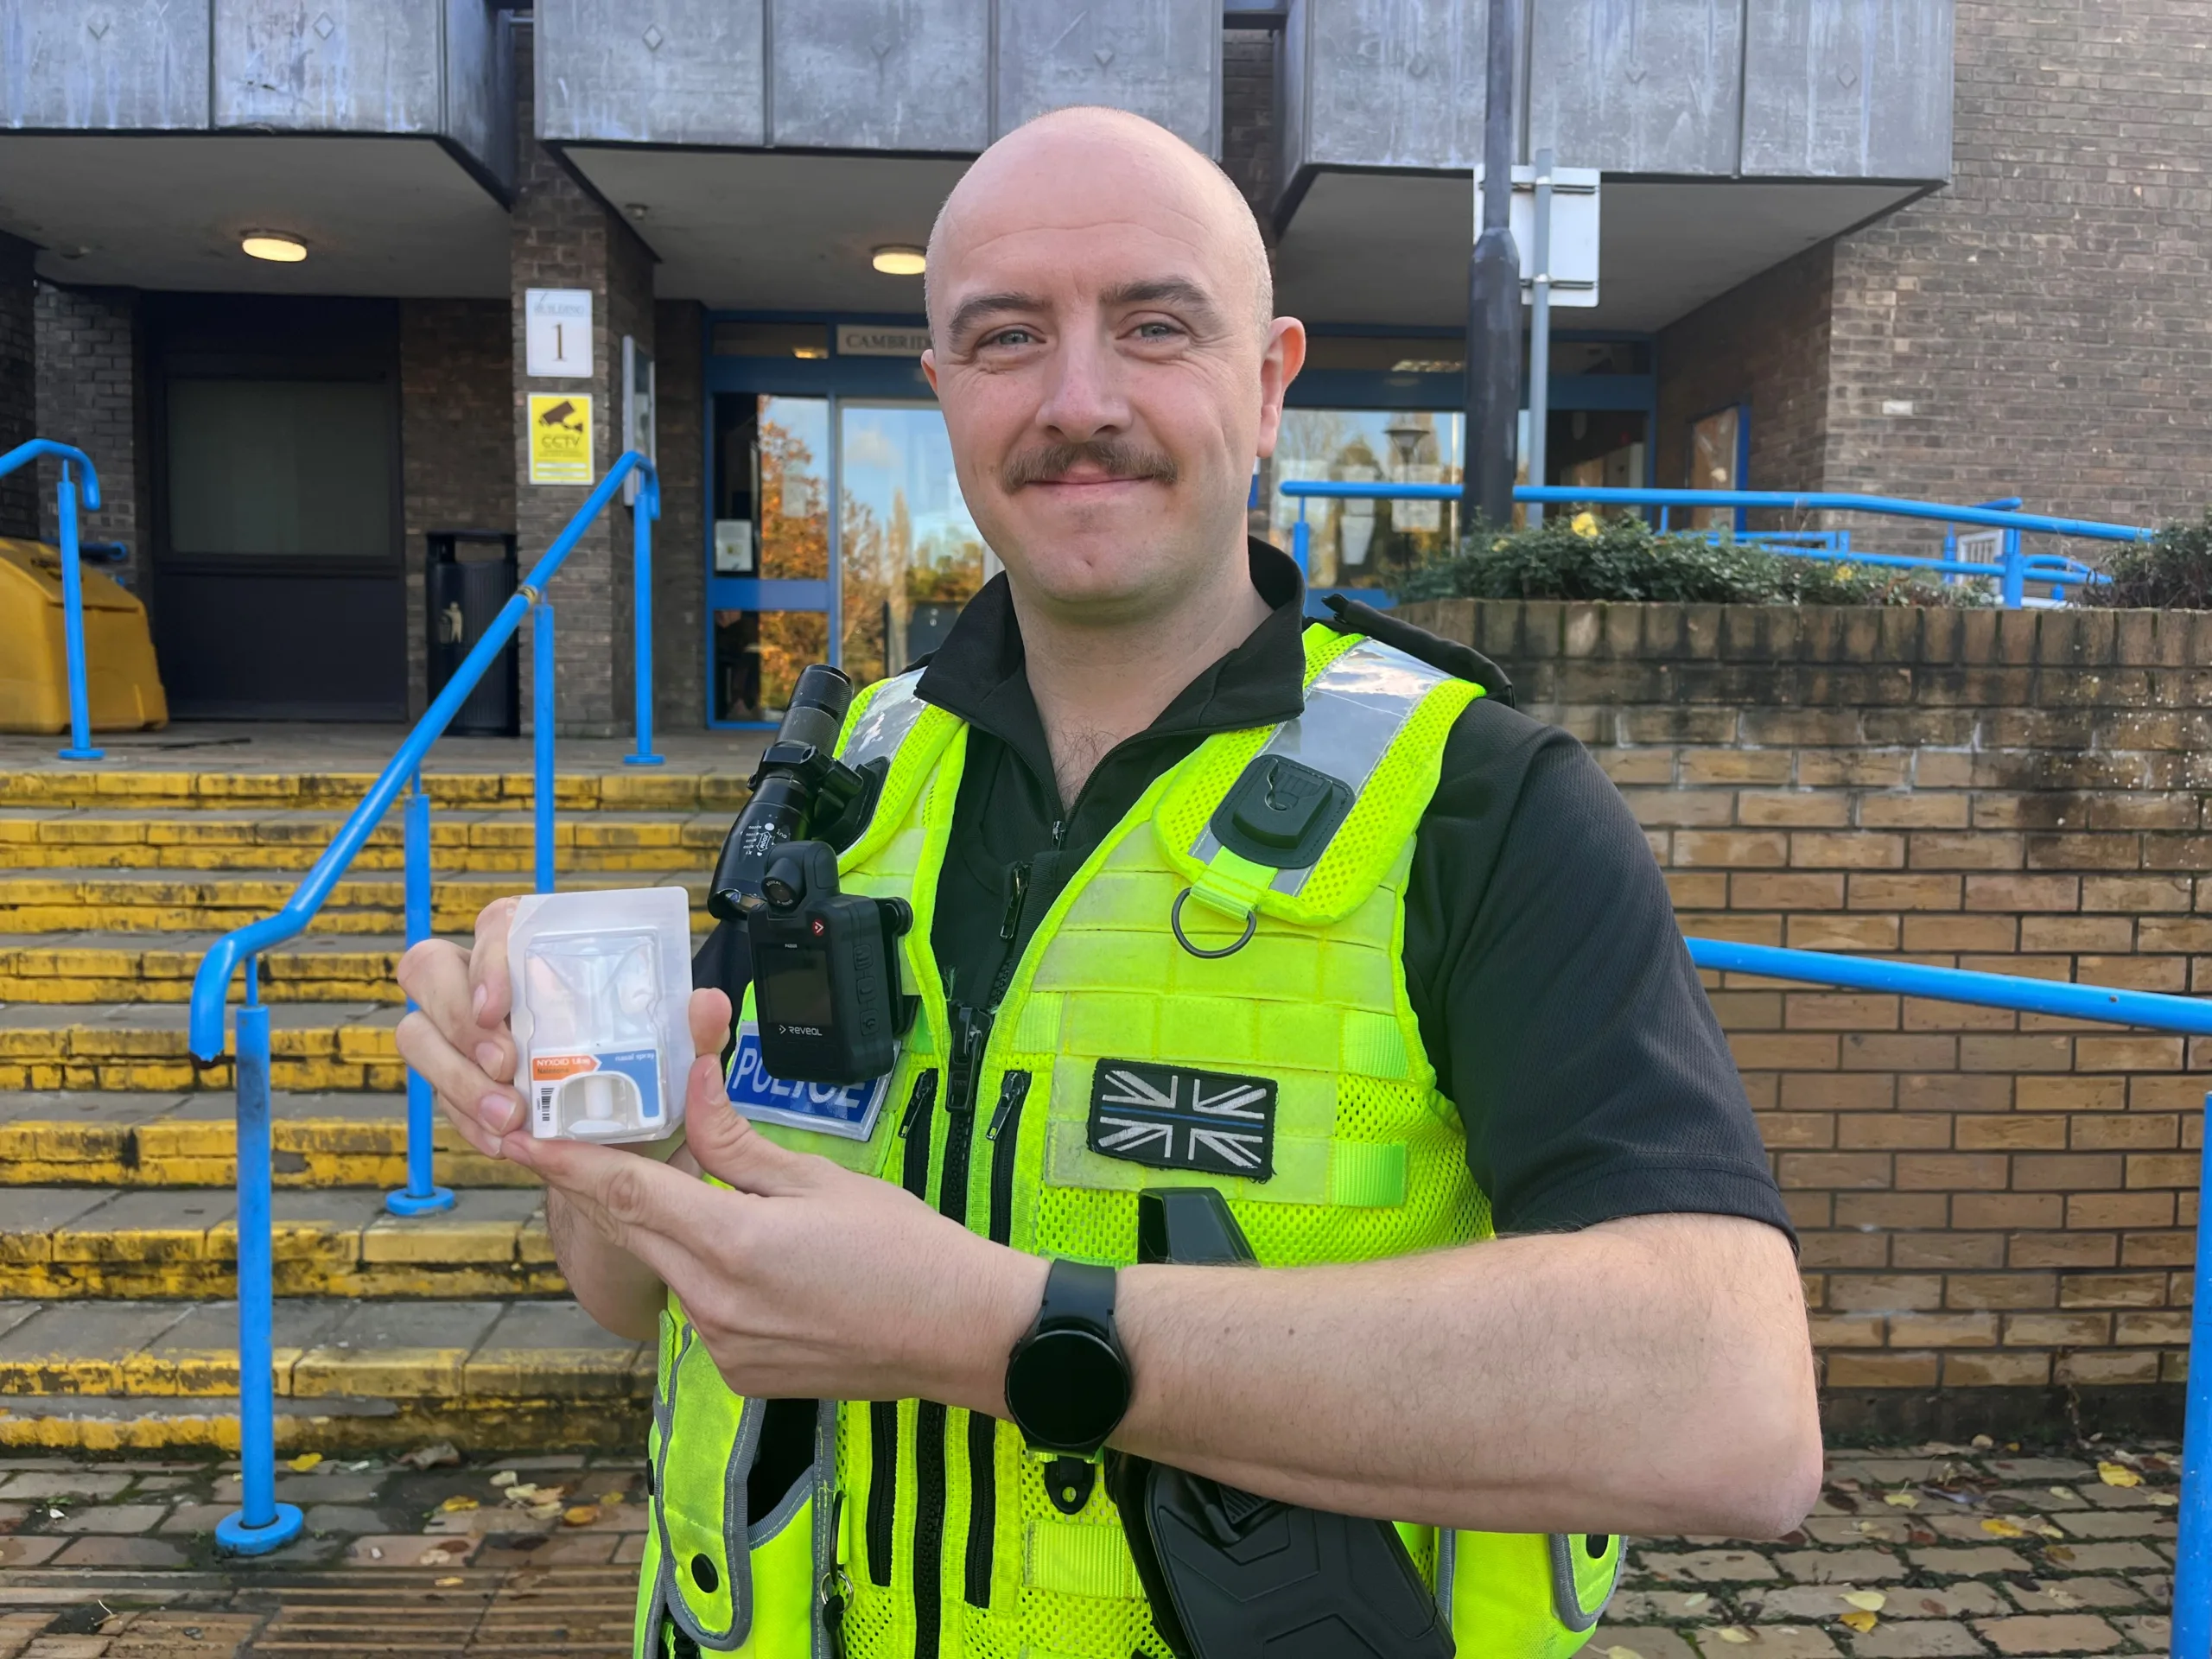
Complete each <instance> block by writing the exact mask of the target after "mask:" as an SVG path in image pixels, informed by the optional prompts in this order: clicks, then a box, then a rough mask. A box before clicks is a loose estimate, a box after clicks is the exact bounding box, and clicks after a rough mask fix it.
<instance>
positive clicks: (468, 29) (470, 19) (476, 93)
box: [445, 0, 515, 188]
mask: <svg viewBox="0 0 2212 1659" xmlns="http://www.w3.org/2000/svg"><path fill="white" fill-rule="evenodd" d="M445 9H446V119H445V129H446V136H447V137H449V138H451V139H452V140H453V141H454V143H457V144H459V145H460V146H461V148H462V149H465V150H467V152H468V153H469V154H470V155H472V156H475V157H476V158H477V160H479V161H480V162H482V163H483V164H484V166H485V168H486V171H488V172H489V173H490V174H491V175H492V176H493V178H495V179H497V180H499V182H500V184H501V185H502V186H503V187H508V188H512V185H513V183H514V177H515V76H514V67H515V58H514V23H513V19H512V16H502V15H500V14H499V13H496V12H493V10H491V9H490V8H489V7H487V6H486V5H485V4H484V0H445Z"/></svg>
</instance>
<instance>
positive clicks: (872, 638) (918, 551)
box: [707, 392, 995, 725]
mask: <svg viewBox="0 0 2212 1659" xmlns="http://www.w3.org/2000/svg"><path fill="white" fill-rule="evenodd" d="M714 403H715V409H714V418H715V436H714V445H715V449H714V474H715V477H714V486H713V488H714V506H715V512H714V535H713V541H712V545H711V550H710V551H709V559H710V560H711V562H712V563H711V565H710V568H709V574H708V582H707V590H708V605H709V611H710V613H711V616H712V626H711V629H710V634H709V667H710V673H709V693H708V695H709V700H710V701H709V709H708V714H709V719H710V721H712V722H713V723H714V724H715V725H752V724H772V723H773V722H775V721H779V720H780V719H781V718H782V717H783V712H784V709H785V706H786V704H787V703H788V702H789V701H790V697H791V688H792V686H793V685H794V684H796V683H797V682H798V675H799V671H800V670H802V669H804V667H805V666H806V665H807V664H809V663H819V662H829V663H835V664H837V666H839V667H840V668H842V669H843V670H844V671H845V672H846V673H848V674H849V675H850V676H852V677H853V681H854V683H855V684H857V685H865V684H867V683H869V682H870V681H873V680H877V679H880V678H882V677H884V676H886V675H887V674H898V673H902V672H904V671H906V668H907V667H908V666H909V665H910V664H912V663H913V661H914V660H915V659H916V658H919V657H922V656H925V655H926V654H927V653H928V652H931V651H934V650H935V649H936V648H937V646H938V642H939V641H940V640H942V639H944V635H945V633H946V632H947V631H948V630H949V629H950V627H951V626H952V620H953V619H954V618H955V617H956V616H957V615H958V614H959V613H960V608H961V607H963V605H965V604H966V603H967V602H968V601H969V600H970V599H972V598H973V597H975V594H976V590H977V589H978V588H981V587H982V584H983V582H984V580H985V577H986V575H988V574H989V571H988V570H987V569H986V566H987V563H988V554H987V552H986V550H985V548H984V546H983V537H982V532H980V531H978V530H977V529H976V522H975V520H974V519H973V518H970V517H969V513H968V506H967V503H966V501H965V500H964V499H963V498H962V496H961V493H960V482H959V479H958V478H957V475H956V474H955V473H954V471H953V466H952V447H951V444H950V442H949V440H948V439H947V437H946V435H945V429H944V416H943V415H941V414H940V413H939V412H938V408H937V405H936V404H933V403H924V402H919V401H915V400H911V399H894V398H856V397H855V398H848V397H834V396H831V397H800V396H788V395H785V394H781V393H760V392H723V393H718V394H716V395H715V400H714ZM833 501H834V503H835V504H836V511H835V512H834V514H833V513H832V512H831V504H832V502H833ZM993 568H994V569H995V567H993Z"/></svg>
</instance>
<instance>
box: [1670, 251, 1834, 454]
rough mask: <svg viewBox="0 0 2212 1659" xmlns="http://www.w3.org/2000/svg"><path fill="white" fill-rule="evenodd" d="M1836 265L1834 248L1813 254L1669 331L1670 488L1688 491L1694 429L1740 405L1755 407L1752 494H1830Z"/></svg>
mask: <svg viewBox="0 0 2212 1659" xmlns="http://www.w3.org/2000/svg"><path fill="white" fill-rule="evenodd" d="M1833 263H1834V246H1833V245H1830V244H1825V243H1824V244H1822V245H1821V246H1819V247H1817V248H1811V249H1808V250H1807V251H1805V252H1803V253H1801V254H1799V255H1798V256H1797V257H1796V258H1794V259H1789V260H1785V261H1783V263H1782V264H1778V265H1776V266H1774V267H1773V268H1772V269H1771V270H1764V271H1761V272H1760V273H1759V274H1758V276H1756V277H1752V278H1751V280H1750V281H1749V282H1747V283H1742V284H1740V285H1739V286H1738V287H1737V288H1735V289H1732V290H1731V291H1730V292H1728V293H1726V294H1724V295H1722V296H1720V297H1719V299H1717V300H1714V301H1713V302H1711V303H1709V304H1707V305H1704V306H1701V307H1700V308H1698V309H1697V310H1695V311H1693V312H1691V313H1690V314H1689V315H1688V316H1686V317H1684V318H1682V319H1681V321H1678V322H1675V323H1674V324H1672V325H1670V326H1669V327H1666V328H1664V329H1662V330H1661V331H1660V334H1659V340H1658V345H1657V348H1656V359H1657V365H1656V366H1657V372H1658V378H1659V414H1658V422H1659V429H1658V432H1657V433H1656V443H1657V445H1658V455H1657V472H1656V477H1657V480H1658V483H1659V487H1660V488H1662V489H1681V488H1683V487H1685V486H1686V485H1687V484H1688V467H1689V433H1690V424H1691V423H1692V422H1694V421H1695V420H1697V419H1698V418H1700V416H1705V415H1709V414H1711V413H1712V412H1713V410H1717V409H1721V408H1725V407H1726V406H1727V405H1728V404H1748V405H1749V406H1750V420H1751V464H1750V467H1749V468H1748V478H1747V480H1746V481H1745V484H1744V485H1743V486H1742V487H1744V488H1746V489H1754V490H1805V489H1817V488H1819V487H1820V480H1821V476H1822V469H1823V467H1824V464H1825V460H1824V457H1825V450H1826V446H1827V415H1828V395H1829V385H1828V378H1829V357H1828V329H1829V296H1830V292H1831V286H1830V284H1831V277H1832V266H1833Z"/></svg>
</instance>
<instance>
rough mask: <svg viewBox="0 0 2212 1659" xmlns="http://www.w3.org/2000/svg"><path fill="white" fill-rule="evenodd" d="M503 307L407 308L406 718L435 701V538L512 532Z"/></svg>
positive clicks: (431, 303)
mask: <svg viewBox="0 0 2212 1659" xmlns="http://www.w3.org/2000/svg"><path fill="white" fill-rule="evenodd" d="M511 334H512V331H511V328H510V326H509V322H508V317H507V305H506V302H505V301H503V300H404V301H402V302H400V307H399V449H400V468H401V489H402V493H403V497H404V501H403V512H404V521H405V527H406V531H405V533H406V538H407V550H406V555H407V711H408V715H409V718H410V719H412V718H415V717H417V716H419V715H421V714H422V712H423V709H424V708H425V707H426V706H427V705H428V703H429V692H428V686H429V680H428V678H427V677H426V671H427V658H428V656H429V635H428V632H427V630H426V626H425V624H424V620H423V558H424V556H425V555H426V552H427V543H426V542H425V539H424V538H425V537H426V536H427V535H428V534H429V531H433V530H512V529H513V528H514V523H515V457H514V433H513V427H512V417H511V416H510V413H509V411H510V410H511V408H512V401H513V384H514V369H513V364H512V355H513V348H512V338H511Z"/></svg>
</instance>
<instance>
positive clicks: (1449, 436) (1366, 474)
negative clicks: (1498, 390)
mask: <svg viewBox="0 0 2212 1659" xmlns="http://www.w3.org/2000/svg"><path fill="white" fill-rule="evenodd" d="M1464 425H1465V417H1464V416H1461V415H1460V414H1459V412H1458V411H1456V410H1380V409H1287V410H1284V411H1283V416H1282V434H1281V437H1280V438H1279V439H1278V440H1277V442H1276V445H1275V453H1274V460H1273V462H1272V465H1271V466H1270V467H1263V469H1262V475H1261V487H1262V501H1263V502H1265V503H1266V504H1267V506H1268V539H1269V540H1270V541H1272V542H1274V544H1275V545H1276V546H1277V547H1280V548H1282V549H1284V550H1288V549H1289V548H1290V547H1291V545H1292V538H1293V534H1294V530H1295V527H1296V525H1297V524H1298V519H1299V505H1300V504H1299V501H1298V500H1297V499H1295V498H1294V497H1290V496H1286V495H1283V494H1281V493H1280V492H1279V491H1277V490H1276V489H1275V486H1276V485H1278V484H1280V483H1281V482H1283V481H1285V480H1293V479H1305V480H1332V481H1336V482H1343V483H1385V482H1389V483H1401V484H1457V483H1459V453H1460V443H1459V433H1460V429H1461V428H1462V427H1463V426H1464ZM1305 508H1306V525H1307V528H1308V535H1309V537H1310V539H1309V543H1308V547H1307V553H1306V563H1307V572H1306V579H1307V580H1308V581H1309V582H1312V583H1313V585H1314V586H1315V587H1317V588H1337V587H1344V588H1382V587H1387V586H1389V581H1390V579H1391V577H1393V576H1394V575H1398V574H1400V573H1402V572H1403V571H1406V570H1409V569H1412V568H1413V567H1414V565H1416V564H1419V563H1421V561H1422V560H1423V559H1425V558H1427V557H1428V556H1430V555H1431V554H1433V553H1437V552H1440V551H1442V550H1444V549H1445V548H1446V546H1448V545H1449V544H1450V538H1452V537H1455V536H1456V535H1457V533H1458V530H1459V504H1458V503H1457V502H1456V501H1376V500H1371V499H1370V500H1363V501H1346V500H1332V499H1327V498H1325V497H1317V498H1313V499H1308V500H1306V503H1305Z"/></svg>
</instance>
